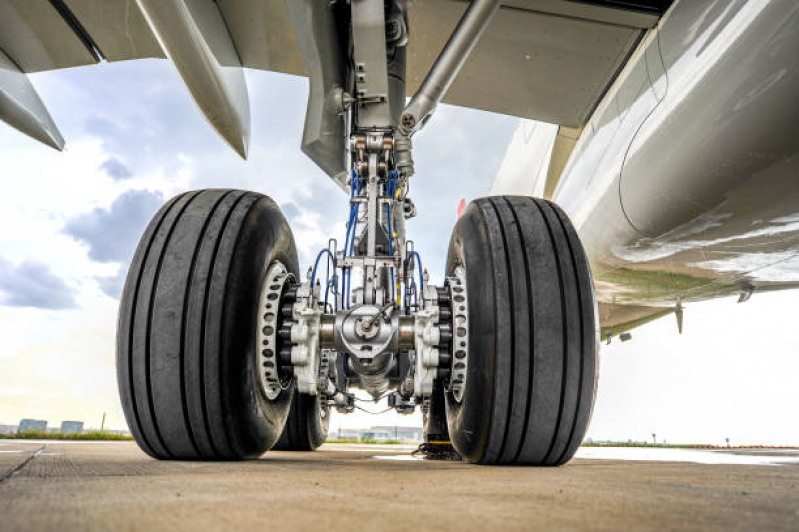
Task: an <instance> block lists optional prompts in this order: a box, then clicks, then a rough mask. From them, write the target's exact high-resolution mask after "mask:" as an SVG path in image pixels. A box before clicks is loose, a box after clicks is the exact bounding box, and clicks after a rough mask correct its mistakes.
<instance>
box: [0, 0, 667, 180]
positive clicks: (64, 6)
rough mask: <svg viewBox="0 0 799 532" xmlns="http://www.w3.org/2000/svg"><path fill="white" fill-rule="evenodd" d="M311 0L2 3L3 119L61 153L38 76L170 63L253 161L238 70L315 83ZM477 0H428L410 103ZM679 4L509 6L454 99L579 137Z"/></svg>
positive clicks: (410, 76) (416, 17)
mask: <svg viewBox="0 0 799 532" xmlns="http://www.w3.org/2000/svg"><path fill="white" fill-rule="evenodd" d="M301 1H303V0H248V1H241V0H216V1H213V0H138V1H134V0H0V118H2V119H3V120H5V121H6V122H8V123H9V124H10V125H12V126H14V127H16V128H17V129H20V130H22V131H23V132H25V133H27V134H29V135H31V136H33V137H35V138H38V139H39V140H42V141H44V142H46V143H47V144H49V145H51V146H54V147H56V148H61V147H62V146H63V139H62V138H61V136H60V133H59V132H58V130H57V127H56V126H55V124H54V123H53V121H52V119H51V118H50V116H49V114H48V113H47V110H46V107H45V106H44V103H43V102H41V100H40V99H39V98H38V96H37V95H36V93H35V91H34V90H33V87H32V86H31V85H30V83H29V82H27V78H26V77H25V75H26V74H28V73H33V72H41V71H46V70H53V69H58V68H69V67H76V66H84V65H91V64H96V63H99V62H102V61H122V60H130V59H139V58H165V57H169V58H170V59H171V60H172V61H173V62H174V63H175V66H176V67H177V69H178V71H179V72H180V74H181V76H182V77H183V79H184V81H185V82H186V84H187V86H188V88H189V90H190V92H191V93H192V96H193V97H194V98H195V100H196V101H197V103H198V105H199V106H200V108H201V109H202V110H203V112H204V113H205V115H206V116H207V117H208V119H209V121H210V122H211V124H212V125H213V126H214V127H215V128H216V130H217V131H218V132H219V133H220V134H221V135H222V137H223V138H224V139H225V140H226V141H227V142H228V143H230V144H231V146H232V147H233V148H234V149H236V151H238V152H239V153H240V154H241V155H242V156H246V146H247V141H248V136H249V104H248V102H247V93H246V85H245V83H244V78H243V75H241V74H237V73H236V72H235V71H236V70H240V69H241V67H247V68H254V69H261V70H270V71H275V72H283V73H288V74H294V75H300V76H306V75H307V72H308V67H307V66H306V62H305V61H304V57H303V53H302V50H301V48H300V44H299V42H298V39H297V36H296V35H295V31H294V26H293V25H292V19H291V16H290V13H289V7H288V5H289V4H288V3H289V2H298V3H299V2H301ZM320 1H323V0H320ZM324 1H327V0H324ZM467 3H468V2H465V1H456V0H416V2H414V4H413V7H412V8H411V9H410V10H409V17H410V20H409V26H410V31H411V32H412V33H413V38H412V39H411V41H410V44H409V49H408V71H407V91H408V93H409V95H411V94H413V92H415V90H416V89H417V87H418V85H419V84H420V83H421V81H422V80H423V79H424V77H425V75H426V73H427V72H428V70H429V68H430V66H431V65H432V64H433V62H434V61H435V59H436V57H437V56H438V54H439V52H440V51H441V49H442V47H443V46H444V43H445V42H446V40H447V38H448V37H449V35H450V33H451V31H452V29H453V28H454V27H455V25H456V23H457V22H458V20H459V18H460V17H461V15H462V14H463V12H464V10H465V8H466V6H467ZM668 4H670V1H669V0H581V1H573V0H507V1H505V2H503V5H502V7H501V9H500V11H499V12H498V13H497V15H496V16H495V18H494V20H493V21H492V23H491V25H490V27H489V28H488V30H487V31H486V33H485V34H484V36H483V38H482V39H481V41H480V42H479V44H478V45H477V47H476V49H475V50H474V51H473V53H472V54H471V56H470V58H469V59H468V61H467V63H466V64H465V66H464V68H463V70H462V71H461V73H460V75H459V76H458V78H457V79H456V80H455V82H454V84H453V85H452V87H451V88H450V90H449V92H448V94H447V96H446V98H445V99H444V102H447V103H450V104H455V105H460V106H465V107H471V108H475V109H483V110H487V111H493V112H498V113H504V114H508V115H515V116H519V117H524V118H531V119H536V120H541V121H545V122H549V123H552V124H558V125H561V126H566V127H569V128H579V127H580V126H582V125H583V124H584V123H585V122H586V121H587V119H588V118H589V117H590V116H591V113H592V112H593V110H594V108H595V107H596V105H597V103H598V102H599V101H600V99H601V97H602V95H603V94H604V93H605V91H606V90H607V88H608V87H609V85H610V84H611V83H612V81H613V80H614V78H615V76H616V75H617V74H618V72H619V71H620V70H621V68H622V67H623V66H624V64H625V62H626V60H627V59H628V58H629V56H630V54H631V53H632V51H633V50H634V49H635V47H636V45H637V44H638V42H639V41H640V39H641V38H642V36H643V34H644V33H645V31H646V30H647V29H648V28H650V27H652V26H654V25H655V24H656V23H657V21H658V20H659V17H660V16H661V14H662V13H663V12H664V10H665V9H666V8H667V7H668ZM292 7H293V8H296V5H295V6H292ZM312 66H313V67H315V66H316V65H312ZM316 75H317V72H316V71H314V72H313V73H312V77H313V76H316ZM312 112H314V111H313V110H312V109H311V108H310V107H309V114H310V113H312ZM317 112H325V111H317ZM318 118H319V117H314V116H309V117H308V119H307V120H308V121H313V120H314V119H318ZM307 127H308V122H306V128H307ZM312 157H313V156H312ZM315 159H318V158H315ZM317 163H319V164H320V166H322V167H323V168H324V169H325V170H326V171H327V172H328V173H329V174H330V175H331V176H333V177H336V175H337V174H339V175H340V173H341V168H337V167H336V165H332V164H327V165H326V164H323V162H322V161H320V160H317Z"/></svg>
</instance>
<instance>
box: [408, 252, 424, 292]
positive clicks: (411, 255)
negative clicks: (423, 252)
mask: <svg viewBox="0 0 799 532" xmlns="http://www.w3.org/2000/svg"><path fill="white" fill-rule="evenodd" d="M414 256H415V257H416V262H418V263H419V290H424V277H423V276H422V259H421V258H420V257H419V252H418V251H416V250H414V251H411V254H410V255H409V256H408V258H409V259H410V258H411V257H414Z"/></svg>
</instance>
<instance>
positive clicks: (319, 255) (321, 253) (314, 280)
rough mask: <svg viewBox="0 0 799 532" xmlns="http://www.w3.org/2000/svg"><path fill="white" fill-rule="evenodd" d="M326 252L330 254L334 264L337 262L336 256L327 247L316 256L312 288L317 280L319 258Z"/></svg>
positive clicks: (312, 274)
mask: <svg viewBox="0 0 799 532" xmlns="http://www.w3.org/2000/svg"><path fill="white" fill-rule="evenodd" d="M325 253H327V254H328V255H329V256H330V260H332V261H333V264H335V263H336V257H334V256H333V254H332V253H331V252H330V250H329V249H327V248H325V249H323V250H322V251H320V252H319V254H318V255H317V256H316V262H314V264H313V272H312V273H311V289H313V286H314V283H315V282H316V268H317V266H319V259H321V258H322V255H324V254H325Z"/></svg>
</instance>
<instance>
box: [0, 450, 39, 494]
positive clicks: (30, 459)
mask: <svg viewBox="0 0 799 532" xmlns="http://www.w3.org/2000/svg"><path fill="white" fill-rule="evenodd" d="M44 448H45V446H44V445H42V446H41V447H40V448H39V449H38V450H36V451H35V452H34V453H33V454H32V455H30V456H29V457H28V458H26V459H25V460H23V461H22V462H20V463H19V464H17V465H16V467H12V468H11V470H9V471H8V473H6V474H4V475H3V476H2V477H0V485H2V484H3V482H5V481H6V480H8V479H10V478H11V476H12V475H13V474H14V473H16V472H17V471H20V470H21V469H22V468H24V467H25V466H26V465H28V464H30V463H31V462H33V460H34V458H36V457H38V456H39V455H40V454H42V451H44Z"/></svg>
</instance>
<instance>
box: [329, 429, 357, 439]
mask: <svg viewBox="0 0 799 532" xmlns="http://www.w3.org/2000/svg"><path fill="white" fill-rule="evenodd" d="M361 432H363V431H361V430H359V429H342V428H339V429H338V430H337V431H335V432H333V431H331V432H330V434H328V437H329V438H335V439H337V440H360V439H361Z"/></svg>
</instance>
